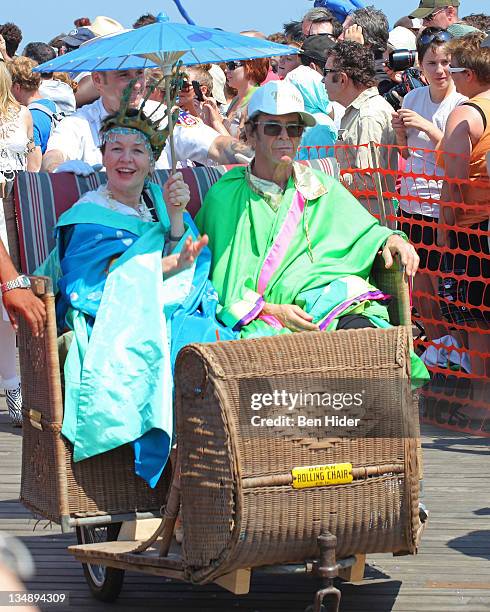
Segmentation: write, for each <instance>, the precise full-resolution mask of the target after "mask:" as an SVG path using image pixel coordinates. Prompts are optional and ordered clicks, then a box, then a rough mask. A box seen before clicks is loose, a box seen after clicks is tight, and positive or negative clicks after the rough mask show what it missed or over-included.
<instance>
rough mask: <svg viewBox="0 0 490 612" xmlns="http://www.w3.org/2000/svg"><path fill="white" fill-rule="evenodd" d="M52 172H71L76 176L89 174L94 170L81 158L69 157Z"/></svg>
mask: <svg viewBox="0 0 490 612" xmlns="http://www.w3.org/2000/svg"><path fill="white" fill-rule="evenodd" d="M54 172H73V174H76V175H78V176H89V175H90V174H93V173H94V172H95V170H94V169H93V168H92V166H91V165H90V164H88V163H87V162H84V161H82V160H81V159H71V160H69V161H66V162H63V163H62V164H60V165H59V166H58V167H57V168H56V170H55V171H54Z"/></svg>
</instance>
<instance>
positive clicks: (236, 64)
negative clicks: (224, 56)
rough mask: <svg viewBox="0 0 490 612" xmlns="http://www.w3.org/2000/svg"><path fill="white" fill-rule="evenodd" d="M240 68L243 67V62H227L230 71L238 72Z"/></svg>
mask: <svg viewBox="0 0 490 612" xmlns="http://www.w3.org/2000/svg"><path fill="white" fill-rule="evenodd" d="M240 66H243V62H226V67H227V68H228V70H236V69H237V68H240Z"/></svg>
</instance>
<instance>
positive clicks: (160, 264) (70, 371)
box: [41, 110, 236, 486]
mask: <svg viewBox="0 0 490 612" xmlns="http://www.w3.org/2000/svg"><path fill="white" fill-rule="evenodd" d="M101 133H102V143H103V144H102V147H101V149H102V154H103V161H104V165H105V168H106V171H107V183H106V184H105V185H103V186H101V187H99V189H98V190H96V191H91V192H88V193H86V194H85V195H84V196H83V197H82V198H81V199H80V200H79V201H78V202H77V203H76V204H75V205H74V206H73V207H72V208H71V209H70V210H68V211H67V212H66V213H64V214H63V215H62V216H61V217H60V219H59V221H58V224H57V249H56V252H54V253H53V255H52V257H51V258H50V260H48V261H47V262H46V264H45V265H44V269H43V270H41V272H44V273H47V272H48V273H49V272H51V276H53V277H55V278H56V280H57V282H58V288H59V292H60V296H59V298H58V302H57V318H58V325H59V327H60V329H61V330H62V331H66V330H67V329H69V330H72V331H73V341H72V343H71V346H70V349H69V352H68V355H67V359H66V362H65V369H64V372H65V413H64V419H63V429H62V433H63V434H64V435H65V436H66V437H67V438H68V439H69V440H70V441H71V442H72V443H73V445H74V452H73V457H74V460H75V461H79V460H81V459H86V458H88V457H92V456H93V455H96V454H98V453H102V452H105V451H108V450H111V449H113V448H116V447H118V446H120V445H122V444H125V443H132V444H133V448H134V452H135V470H136V473H137V474H139V475H140V476H141V477H142V478H144V479H145V480H146V481H147V482H148V483H149V484H150V486H155V485H156V483H157V482H158V479H159V477H160V475H161V473H162V471H163V468H164V467H165V463H166V461H167V459H168V455H169V452H170V448H171V445H172V438H173V420H174V419H173V401H172V398H173V380H172V378H173V372H172V370H173V364H174V362H175V358H176V356H177V353H178V351H179V349H180V348H181V347H182V346H184V345H185V344H188V343H189V342H210V341H215V340H216V339H222V340H225V339H232V338H235V337H236V335H235V334H234V332H232V331H231V330H229V329H227V328H226V327H224V326H222V325H221V324H220V323H218V322H217V321H216V318H215V310H216V306H217V304H218V297H217V294H216V292H215V290H214V289H213V287H212V285H211V284H210V282H209V280H208V276H209V268H210V261H211V255H210V252H209V250H208V248H207V247H206V245H207V237H206V236H204V237H202V238H199V237H198V234H197V230H196V228H195V226H194V224H193V222H192V219H191V217H190V216H189V215H188V214H187V213H185V206H186V204H187V202H188V201H189V189H188V187H187V185H186V184H185V183H184V182H183V180H182V175H181V174H180V173H177V174H175V175H174V176H172V177H171V178H170V179H169V180H168V181H167V183H166V184H165V188H164V194H163V197H162V190H161V189H160V188H159V187H158V186H157V185H155V184H151V183H149V184H148V185H146V183H147V177H148V174H149V173H150V172H151V171H152V170H153V166H154V160H155V159H157V158H158V156H159V154H160V152H161V148H163V145H164V142H165V141H164V134H163V133H162V132H161V131H156V130H155V129H154V127H153V126H152V124H151V122H150V121H149V120H147V119H146V117H145V116H144V115H143V114H142V112H141V111H139V112H137V111H131V110H128V111H125V112H124V113H121V112H120V113H119V114H118V115H115V116H112V117H108V118H107V119H106V120H105V121H104V123H103V126H102V130H101ZM148 192H149V195H150V197H147V195H148ZM146 202H148V205H147V203H146ZM153 206H154V208H153ZM56 268H57V269H56Z"/></svg>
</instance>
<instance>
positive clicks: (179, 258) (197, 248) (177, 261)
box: [162, 235, 209, 277]
mask: <svg viewBox="0 0 490 612" xmlns="http://www.w3.org/2000/svg"><path fill="white" fill-rule="evenodd" d="M208 242H209V239H208V237H207V236H206V235H204V236H202V237H199V238H198V239H197V240H193V239H192V236H188V237H187V238H186V241H185V242H184V246H183V248H182V251H180V253H174V254H173V255H168V256H167V257H163V258H162V270H163V273H164V275H165V276H167V277H169V276H173V275H174V274H178V273H179V272H181V271H182V270H187V268H190V267H192V265H193V264H194V262H195V261H196V259H197V258H198V257H199V255H200V253H201V251H202V250H203V248H204V247H205V246H206V245H207V244H208Z"/></svg>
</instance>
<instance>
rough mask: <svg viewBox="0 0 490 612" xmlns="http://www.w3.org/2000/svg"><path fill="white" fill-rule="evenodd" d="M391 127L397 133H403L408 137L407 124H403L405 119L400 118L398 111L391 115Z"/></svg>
mask: <svg viewBox="0 0 490 612" xmlns="http://www.w3.org/2000/svg"><path fill="white" fill-rule="evenodd" d="M391 125H392V126H393V129H394V130H395V132H400V133H403V134H404V135H405V137H406V133H407V130H406V128H405V124H404V123H403V119H402V118H401V117H400V115H399V113H397V112H396V111H395V112H393V113H391Z"/></svg>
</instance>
